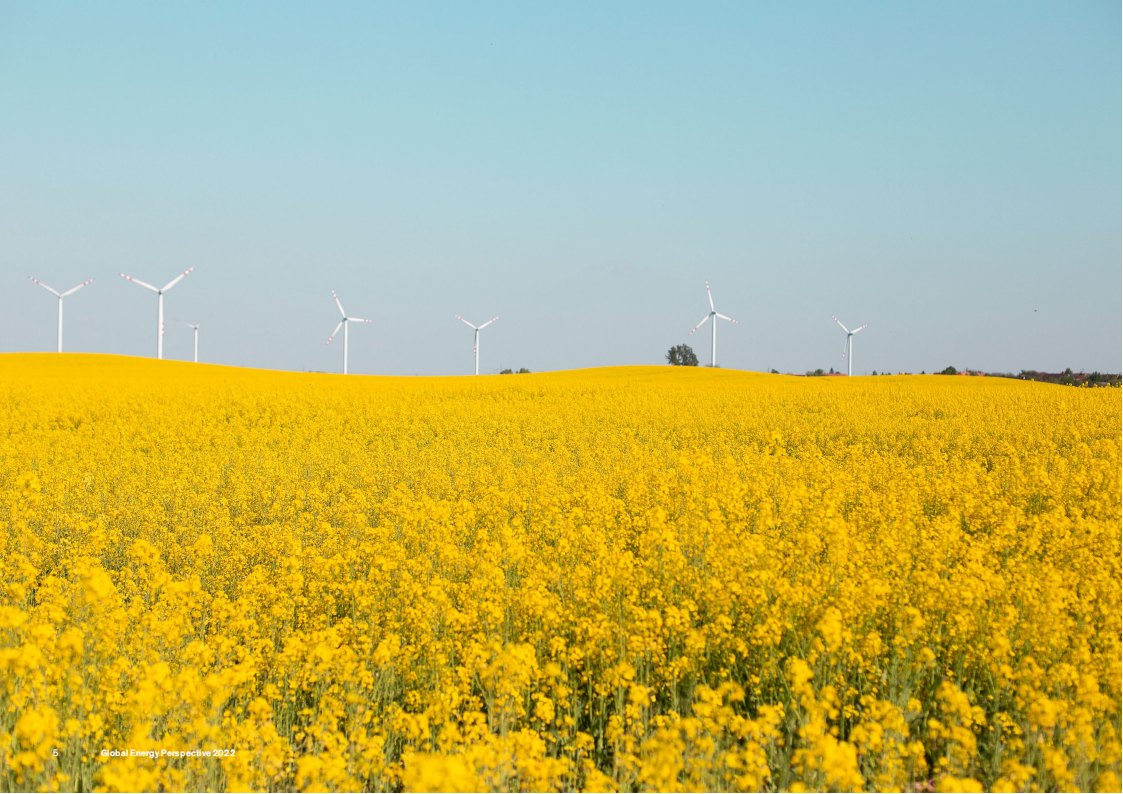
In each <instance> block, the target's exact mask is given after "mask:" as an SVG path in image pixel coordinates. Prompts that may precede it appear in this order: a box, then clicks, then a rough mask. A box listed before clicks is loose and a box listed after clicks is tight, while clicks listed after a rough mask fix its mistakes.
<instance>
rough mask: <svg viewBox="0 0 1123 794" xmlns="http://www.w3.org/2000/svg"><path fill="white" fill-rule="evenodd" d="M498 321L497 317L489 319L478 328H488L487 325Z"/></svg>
mask: <svg viewBox="0 0 1123 794" xmlns="http://www.w3.org/2000/svg"><path fill="white" fill-rule="evenodd" d="M498 319H499V318H498V317H492V318H491V319H490V320H488V321H487V322H486V323H484V324H483V325H481V326H480V328H487V327H488V326H489V325H491V324H492V323H493V322H495V321H496V320H498Z"/></svg>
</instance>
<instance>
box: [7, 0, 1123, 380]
mask: <svg viewBox="0 0 1123 794" xmlns="http://www.w3.org/2000/svg"><path fill="white" fill-rule="evenodd" d="M1120 14H1121V12H1120V4H1119V3H1118V2H1052V3H1033V2H1011V3H1002V2H977V1H972V2H963V3H956V2H941V3H928V4H921V3H899V2H884V3H865V2H850V3H831V2H825V3H813V2H777V3H767V2H754V3H744V2H735V3H720V2H712V3H705V4H699V3H686V2H683V3H657V2H642V3H624V2H614V3H609V4H604V3H578V2H567V3H554V4H545V3H519V2H513V3H482V2H479V3H465V2H455V3H452V2H450V3H332V4H316V3H280V2H267V3H227V2H221V3H213V4H205V3H191V4H187V3H180V4H172V3H112V2H101V3H54V2H34V3H32V2H28V3H23V2H5V3H2V4H0V352H12V351H51V350H54V349H55V344H56V338H55V336H56V325H57V320H56V307H57V300H56V299H55V298H54V296H52V295H50V294H49V293H47V292H46V291H45V290H43V289H41V288H39V287H38V286H36V285H35V284H33V283H32V282H30V281H29V280H28V276H34V277H35V278H37V279H39V280H41V281H43V282H45V283H46V284H48V285H50V286H52V287H54V288H55V289H57V290H59V291H62V290H65V289H69V288H70V287H72V286H74V285H76V284H78V283H81V282H82V281H85V280H86V279H88V278H95V279H96V280H95V281H94V283H93V284H90V285H89V286H88V287H86V288H85V289H83V290H81V291H79V292H78V293H76V294H74V295H72V296H71V297H68V298H67V299H66V304H65V306H66V308H65V330H64V340H63V343H64V347H65V349H66V350H68V351H75V352H97V353H116V354H124V355H133V356H152V355H154V354H155V348H156V296H155V295H154V294H152V293H150V292H148V291H147V290H144V289H141V288H140V287H138V286H136V285H135V284H130V283H128V282H127V281H125V280H124V279H122V278H120V277H119V276H118V275H117V274H118V272H124V273H127V274H129V275H132V276H134V277H136V278H138V279H141V280H143V281H147V282H149V283H152V284H155V285H157V286H162V285H163V284H165V283H167V282H169V281H171V280H172V278H174V277H175V276H176V275H177V274H178V273H180V272H182V271H183V270H185V269H187V268H188V267H194V268H195V270H194V271H193V272H192V273H191V274H190V275H189V276H187V277H186V278H185V279H183V280H182V281H181V282H180V283H179V284H177V285H176V286H175V287H174V288H173V289H172V290H171V291H169V292H168V293H167V295H166V296H165V313H166V336H165V345H164V350H165V357H167V358H177V359H189V358H190V357H191V354H192V331H191V330H190V329H189V328H187V327H186V325H184V323H198V324H199V325H200V336H199V353H200V359H201V360H203V361H207V362H212V363H218V364H228V365H237V366H246V367H265V368H274V369H288V370H299V371H309V370H311V371H327V372H336V371H340V369H341V368H342V356H343V351H342V347H341V345H339V341H340V340H339V339H336V340H335V341H333V342H332V343H331V345H325V342H326V340H327V339H328V336H329V335H330V334H331V331H332V329H333V328H334V327H335V325H336V323H337V322H338V320H339V312H338V309H337V308H336V306H335V304H334V302H333V301H332V297H331V290H333V289H334V290H335V291H336V292H337V293H338V294H339V297H340V299H341V300H342V302H343V306H344V308H345V309H346V310H347V312H348V313H349V314H351V315H353V316H357V317H362V318H369V319H371V320H372V322H371V323H370V324H362V325H357V326H356V327H353V328H352V329H351V335H350V363H349V369H350V371H351V372H353V373H359V374H386V375H415V374H420V375H467V374H470V373H471V372H472V370H473V359H472V330H471V329H470V328H467V327H466V326H464V325H463V324H462V323H460V322H459V321H457V320H456V319H455V318H454V316H453V315H454V314H459V315H462V316H464V317H466V318H467V319H469V320H470V321H472V322H474V323H476V324H480V323H482V322H484V321H486V320H488V319H490V318H491V317H494V316H496V315H498V316H499V318H500V319H499V320H498V321H497V322H496V323H495V324H494V325H491V326H489V327H488V328H486V329H484V331H483V332H482V333H481V337H482V342H481V359H480V371H481V373H494V372H498V371H499V369H500V368H505V367H511V368H515V369H518V368H519V367H526V368H528V369H530V370H533V371H535V372H538V371H546V370H558V369H575V368H581V367H594V366H608V365H626V364H660V363H663V362H664V361H665V353H666V351H667V349H668V348H669V347H671V346H672V345H677V344H689V345H691V347H692V348H693V349H694V350H695V352H696V353H697V354H698V357H699V359H701V360H702V361H703V362H708V361H709V360H710V342H711V339H710V333H709V325H706V326H703V328H702V329H701V330H700V331H699V332H698V333H695V334H694V335H693V336H688V334H689V332H690V330H691V328H693V327H694V325H695V324H696V323H697V322H698V321H699V320H701V319H702V318H703V317H704V316H705V315H706V314H707V313H708V311H709V304H708V302H707V300H706V287H705V282H706V281H707V280H708V281H709V283H710V286H711V288H712V290H713V296H714V301H715V305H716V308H717V310H718V311H719V312H722V313H723V314H726V315H728V316H730V317H733V318H735V319H737V320H738V321H739V323H738V324H737V325H733V324H731V323H726V322H722V323H721V325H720V326H719V327H718V331H717V333H718V338H717V344H718V348H717V360H718V364H719V365H721V366H723V367H726V368H735V369H750V370H768V369H773V368H774V369H777V370H779V371H781V372H795V373H803V372H805V371H807V370H809V369H814V368H817V367H822V368H823V369H829V368H832V367H833V368H835V369H841V368H843V367H844V366H845V365H844V364H843V363H842V361H841V356H842V350H843V345H844V342H845V334H844V333H843V331H842V329H840V328H839V327H838V326H837V325H836V324H835V323H834V321H833V320H832V319H831V315H832V314H834V315H837V316H838V318H839V319H840V320H841V321H842V322H843V323H845V324H847V325H848V326H851V327H853V326H857V325H861V324H868V326H869V327H868V328H866V329H865V330H863V331H862V332H861V333H859V334H858V335H857V336H855V337H854V347H855V349H854V373H855V374H865V373H868V372H870V371H871V370H877V371H881V372H885V371H892V372H898V371H905V372H920V371H921V370H926V371H928V372H931V371H933V370H934V369H943V368H944V367H946V366H949V365H950V366H956V367H958V368H960V369H963V368H967V367H970V368H974V369H982V370H986V371H1013V372H1017V371H1019V370H1021V369H1037V370H1048V371H1058V370H1061V369H1063V368H1065V367H1072V368H1073V369H1074V370H1077V371H1079V370H1082V369H1083V370H1086V371H1093V370H1099V371H1102V372H1119V371H1120V369H1121V359H1123V343H1121V325H1123V313H1121V305H1123V298H1121V295H1123V275H1121V274H1123V269H1121V260H1123V247H1121V237H1123V224H1121V216H1123V203H1121V191H1123V184H1121V172H1123V161H1121V154H1120V152H1121V133H1123V130H1121V116H1123V103H1121V94H1123V85H1121V77H1120V63H1121V59H1123V52H1121V33H1120V30H1121V16H1120Z"/></svg>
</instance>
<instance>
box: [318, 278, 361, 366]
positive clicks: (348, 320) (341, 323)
mask: <svg viewBox="0 0 1123 794" xmlns="http://www.w3.org/2000/svg"><path fill="white" fill-rule="evenodd" d="M331 296H332V297H333V298H335V305H336V306H338V307H339V313H340V314H342V315H343V319H342V320H340V321H339V325H337V326H335V330H334V331H332V332H331V336H329V337H328V341H327V342H326V343H325V344H329V345H330V344H331V340H333V339H335V335H336V334H338V333H339V329H340V327H341V326H342V328H343V374H344V375H346V374H347V323H369V322H371V321H370V320H364V319H362V318H361V317H348V316H347V312H345V311H343V304H342V303H340V302H339V296H338V295H336V294H335V290H332V291H331Z"/></svg>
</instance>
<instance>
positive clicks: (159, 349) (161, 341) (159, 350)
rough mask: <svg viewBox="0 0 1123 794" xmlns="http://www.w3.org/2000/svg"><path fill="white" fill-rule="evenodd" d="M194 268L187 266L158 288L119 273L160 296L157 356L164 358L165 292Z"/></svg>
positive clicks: (157, 322)
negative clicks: (161, 287)
mask: <svg viewBox="0 0 1123 794" xmlns="http://www.w3.org/2000/svg"><path fill="white" fill-rule="evenodd" d="M194 269H195V266H194V265H192V266H191V267H189V268H187V270H184V271H183V272H182V273H180V274H179V275H178V276H176V277H175V278H173V279H172V280H171V281H169V282H168V283H167V284H166V285H164V287H163V289H156V288H155V287H153V286H152V285H151V284H145V283H144V282H143V281H140V280H139V279H135V278H133V277H132V276H126V275H125V274H124V273H118V274H117V275H119V276H120V277H121V278H126V279H128V280H129V281H131V282H133V283H134V284H139V285H140V286H142V287H144V288H145V289H150V290H152V291H153V292H155V293H156V295H157V296H158V297H159V300H158V301H157V309H156V358H163V357H164V293H165V292H167V291H168V290H170V289H171V288H172V287H174V286H175V285H176V284H178V283H179V280H180V279H181V278H183V277H184V276H186V275H187V274H188V273H190V272H191V271H192V270H194Z"/></svg>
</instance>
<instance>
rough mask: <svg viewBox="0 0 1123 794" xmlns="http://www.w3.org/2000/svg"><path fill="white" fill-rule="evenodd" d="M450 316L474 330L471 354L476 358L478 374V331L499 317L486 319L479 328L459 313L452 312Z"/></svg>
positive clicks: (478, 371) (478, 372)
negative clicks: (474, 335)
mask: <svg viewBox="0 0 1123 794" xmlns="http://www.w3.org/2000/svg"><path fill="white" fill-rule="evenodd" d="M452 316H453V317H455V318H456V319H457V320H459V321H460V322H462V323H464V324H465V325H467V326H468V327H469V328H473V329H475V331H476V341H475V343H474V344H473V345H472V356H473V357H475V359H476V374H477V375H479V374H480V331H482V330H483V329H484V328H487V327H488V326H489V325H491V324H492V323H493V322H495V321H496V320H498V319H499V318H498V317H492V318H491V319H490V320H488V321H487V322H486V323H484V324H483V325H481V326H480V327H479V328H476V326H474V325H472V324H471V323H470V322H468V321H467V320H465V319H464V318H463V317H461V316H460V315H459V314H454V315H452Z"/></svg>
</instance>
